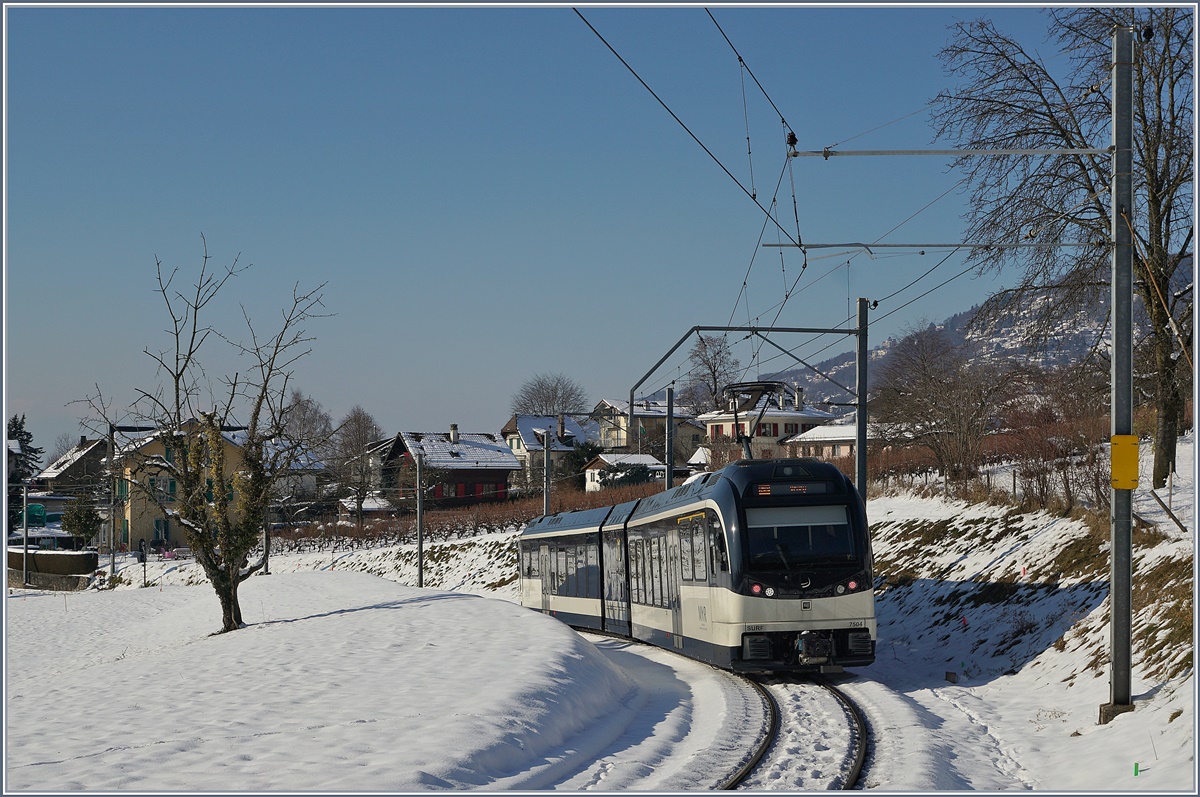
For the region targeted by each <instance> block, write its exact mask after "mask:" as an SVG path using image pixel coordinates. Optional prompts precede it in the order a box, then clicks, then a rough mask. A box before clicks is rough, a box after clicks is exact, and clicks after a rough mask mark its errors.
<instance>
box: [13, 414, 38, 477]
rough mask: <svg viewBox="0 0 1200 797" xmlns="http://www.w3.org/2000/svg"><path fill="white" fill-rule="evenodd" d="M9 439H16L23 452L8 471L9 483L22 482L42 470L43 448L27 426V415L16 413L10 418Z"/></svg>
mask: <svg viewBox="0 0 1200 797" xmlns="http://www.w3.org/2000/svg"><path fill="white" fill-rule="evenodd" d="M8 439H9V440H16V441H17V445H18V446H20V449H21V453H20V454H18V455H17V459H16V461H15V462H14V463H13V468H12V470H11V471H9V473H8V482H9V484H14V483H20V482H23V481H25V480H26V479H32V478H33V476H34V475H35V474H36V473H37V472H38V471H39V470H41V467H40V465H41V460H42V449H40V448H38V447H37V446H35V445H34V444H33V433H32V432H30V431H29V430H28V429H26V428H25V415H24V414H22V415H19V416H18V415H16V414H14V415H13V416H12V417H11V418H9V419H8Z"/></svg>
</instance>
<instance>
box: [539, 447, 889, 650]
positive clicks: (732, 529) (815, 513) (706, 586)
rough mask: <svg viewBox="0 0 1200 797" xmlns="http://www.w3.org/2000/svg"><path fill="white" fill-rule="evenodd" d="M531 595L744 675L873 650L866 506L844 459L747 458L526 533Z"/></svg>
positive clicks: (560, 611)
mask: <svg viewBox="0 0 1200 797" xmlns="http://www.w3.org/2000/svg"><path fill="white" fill-rule="evenodd" d="M518 545H519V547H520V570H521V576H520V587H521V603H522V604H523V605H524V606H528V607H530V608H533V609H538V610H541V611H543V612H546V613H547V614H551V615H554V616H555V617H558V618H559V619H561V620H563V621H564V622H566V623H568V624H569V625H572V626H575V627H577V628H583V629H595V630H598V631H603V632H606V633H611V634H617V635H620V636H626V637H631V638H633V639H638V640H642V641H644V642H649V643H651V644H655V645H659V646H661V647H664V648H670V649H673V650H675V651H677V652H680V653H682V654H684V655H687V656H691V657H692V658H696V659H699V660H701V661H706V662H708V663H710V664H713V665H715V666H718V667H722V668H725V669H731V670H735V671H738V672H756V673H763V672H840V671H841V670H842V669H843V668H844V667H858V666H864V665H868V664H871V663H872V662H873V661H874V660H875V641H876V636H875V633H876V624H875V597H874V585H873V583H872V558H871V542H870V539H869V537H868V534H867V522H866V513H865V511H864V508H863V502H862V499H861V498H860V496H859V493H858V491H857V490H856V489H855V488H854V485H853V484H852V483H851V482H850V480H849V479H847V478H846V477H845V476H844V475H843V474H842V473H841V472H840V471H839V470H838V469H837V468H835V467H833V466H832V465H830V464H828V463H825V462H819V461H817V460H812V459H773V460H741V461H738V462H734V463H732V464H730V465H728V466H726V467H724V468H722V469H721V470H719V471H715V472H713V473H705V474H702V475H698V476H695V477H692V478H691V479H689V480H688V481H687V482H685V483H684V484H683V485H682V486H680V487H676V488H674V489H672V490H667V491H665V492H662V493H659V494H657V495H654V496H651V497H649V498H643V499H641V500H639V501H630V502H628V503H624V504H618V505H616V506H611V507H603V508H600V509H588V510H580V511H574V512H563V513H560V514H557V515H548V516H545V517H540V518H538V519H536V520H534V521H533V522H531V523H530V524H529V525H528V526H527V527H526V528H525V530H524V531H523V532H522V534H521V536H520V538H519V540H518Z"/></svg>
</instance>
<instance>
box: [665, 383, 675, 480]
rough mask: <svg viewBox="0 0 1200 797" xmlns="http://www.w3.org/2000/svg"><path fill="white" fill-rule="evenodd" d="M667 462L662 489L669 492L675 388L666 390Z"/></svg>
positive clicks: (673, 465)
mask: <svg viewBox="0 0 1200 797" xmlns="http://www.w3.org/2000/svg"><path fill="white" fill-rule="evenodd" d="M664 453H665V454H666V456H665V457H664V459H665V460H666V461H667V473H666V481H665V482H664V489H667V490H670V489H671V488H672V487H674V486H675V388H674V387H673V386H672V387H668V388H667V450H666V451H665V452H664Z"/></svg>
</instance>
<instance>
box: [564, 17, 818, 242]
mask: <svg viewBox="0 0 1200 797" xmlns="http://www.w3.org/2000/svg"><path fill="white" fill-rule="evenodd" d="M571 10H572V11H574V12H575V14H576V16H578V17H579V18H580V19H581V20H583V24H585V25H587V26H588V28H590V29H591V31H592V33H594V34H596V38H598V39H600V41H601V42H603V44H604V46H605V47H607V48H608V49H609V51H610V52H611V53H612V54H613V55H615V56H616V57H617V60H618V61H620V62H621V64H622V65H623V66H624V67H625V68H626V69H628V70H629V73H630V74H631V75H633V76H634V77H635V78H637V81H638V83H641V84H642V87H643V88H645V89H646V91H648V92H650V96H652V97H653V98H654V99H655V100H657V101H658V104H659V105H661V106H662V107H663V110H665V111H666V112H667V113H669V114H670V115H671V118H672V119H674V120H675V121H676V122H677V123H678V124H679V126H680V127H682V128H683V130H684V132H686V133H687V134H688V135H689V136H691V137H692V140H693V141H695V142H696V143H697V144H699V145H700V148H701V149H702V150H704V151H705V153H707V154H708V157H710V158H712V160H713V163H715V164H717V166H719V167H721V171H723V172H725V174H726V175H728V177H729V179H730V180H733V182H734V183H735V184H736V185H737V187H738V188H740V189H742V193H744V194H745V195H746V196H748V197H750V201H751V202H753V203H754V204H755V205H756V206H757V207H758V209H759V210H761V211H762V212H763V213H764V214H765V215H766V216H767V217H768V218H770V219H771V221H773V222H775V226H777V227H779V229H780V230H783V234H784V235H785V236H787V239H788V241H790V242H791V243H792V244H795V245H796V246H801V243H800V242H799V241H797V240H795V239H794V238H792V236H791V234H790V233H788V231H787V230H785V229H784V228H783V227H782V226H781V225H780V224H779V222H778V221H776V220H775V219H774V218H773V217H772V216H771V214H770V212H769V211H768V210H767V209H766V208H764V207H763V206H762V204H761V203H760V202H759V201H758V199H757V198H756V197H755V196H754V194H753V193H752V192H751V191H750V190H749V189H748V188H746V186H744V185H742V183H741V181H740V180H738V178H736V177H734V175H733V172H731V171H729V169H727V168H726V167H725V164H723V163H721V160H720V159H719V158H718V157H717V156H716V155H714V154H713V153H712V150H710V149H709V148H708V147H707V146H705V145H704V142H703V141H701V140H700V139H699V138H697V137H696V134H695V133H693V132H692V131H691V129H690V128H689V127H688V126H687V125H686V124H684V123H683V120H682V119H680V118H679V117H678V116H677V115H676V114H675V112H674V111H672V110H671V108H670V107H669V106H668V105H667V104H666V103H665V102H663V101H662V98H661V97H659V96H658V95H657V94H655V93H654V89H652V88H650V86H649V85H647V83H646V81H644V80H642V77H641V75H639V74H638V73H637V71H636V70H635V69H634V68H633V67H632V66H630V65H629V63H628V62H627V61H626V60H625V59H624V58H622V57H621V54H620V53H618V52H617V51H616V49H615V48H613V46H612V45H611V44H609V43H608V40H607V39H605V38H604V37H603V36H601V35H600V31H598V30H596V29H595V28H594V27H592V23H590V22H588V21H587V18H586V17H585V16H584V15H583V14H580V13H579V9H578V8H573V9H571ZM750 76H751V77H754V73H753V72H751V73H750Z"/></svg>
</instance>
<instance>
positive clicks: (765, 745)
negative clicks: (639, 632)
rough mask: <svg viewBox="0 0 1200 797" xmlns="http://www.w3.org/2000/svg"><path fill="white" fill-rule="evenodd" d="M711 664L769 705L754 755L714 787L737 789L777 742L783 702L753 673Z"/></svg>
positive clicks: (585, 630) (622, 637)
mask: <svg viewBox="0 0 1200 797" xmlns="http://www.w3.org/2000/svg"><path fill="white" fill-rule="evenodd" d="M571 627H572V628H574V629H575V630H576V631H577V632H579V633H581V634H594V635H595V636H600V637H606V638H608V639H619V640H621V641H622V642H632V643H634V644H636V645H644V646H645V647H648V648H654V649H655V650H663V651H666V652H667V653H674V654H675V655H676V656H678V657H679V658H681V659H687V660H688V661H694V662H696V663H697V664H704V663H705V662H703V661H700V660H699V659H693V658H691V657H690V656H685V655H683V654H682V653H677V652H676V651H674V650H671V649H669V648H663V647H659V646H658V645H652V644H651V643H649V642H646V641H645V640H641V639H634V638H633V637H627V636H625V635H623V634H616V633H613V632H611V631H600V630H598V629H595V628H584V627H582V626H571ZM708 666H710V667H712V668H713V669H714V670H716V671H718V672H721V673H724V674H725V675H728V676H729V677H730V678H736V679H739V680H741V681H743V682H744V683H747V684H749V685H750V687H751V688H752V689H753V690H754V691H755V692H756V693H757V694H758V696H759V698H760V699H761V700H762V702H763V707H764V708H765V709H766V714H767V722H766V733H763V734H761V738H760V739H759V740H758V744H757V746H756V747H755V748H754V750H753V751H751V753H750V757H749V758H748V759H746V761H744V762H743V763H742V765H741V766H740V767H738V769H737V770H736V771H735V772H734V773H733V774H732V775H730V776H729V778H728V779H727V780H726V781H725V782H724V783H722V784H721V785H719V786H717V787H715V789H714V791H731V790H733V789H736V788H737V787H738V786H739V785H741V783H742V781H744V780H745V779H746V778H748V777H749V776H750V773H751V772H753V771H754V770H755V769H756V768H757V767H758V765H759V764H760V763H762V760H763V756H765V755H766V754H767V751H768V750H770V749H771V745H773V744H774V743H775V739H776V738H777V737H778V736H779V715H780V712H779V703H778V702H777V701H776V700H775V696H774V695H772V694H771V690H769V689H767V688H766V687H765V686H763V685H762V684H761V683H759V682H758V681H757V680H755V679H754V678H751V677H750V676H748V675H745V674H742V673H737V672H733V671H731V670H724V669H721V668H720V667H715V666H713V665H711V664H710V665H708Z"/></svg>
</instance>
